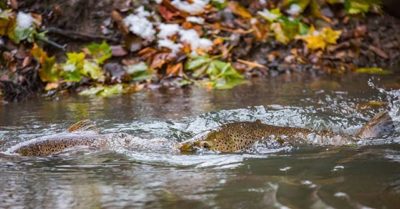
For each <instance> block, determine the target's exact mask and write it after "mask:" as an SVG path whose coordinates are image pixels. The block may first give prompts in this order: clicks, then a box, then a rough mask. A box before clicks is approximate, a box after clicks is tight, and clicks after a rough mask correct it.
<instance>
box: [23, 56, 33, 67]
mask: <svg viewBox="0 0 400 209" xmlns="http://www.w3.org/2000/svg"><path fill="white" fill-rule="evenodd" d="M31 63H32V57H31V56H26V57H25V58H24V60H23V61H22V68H25V67H27V66H29V65H30V64H31Z"/></svg>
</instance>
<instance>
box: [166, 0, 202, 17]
mask: <svg viewBox="0 0 400 209" xmlns="http://www.w3.org/2000/svg"><path fill="white" fill-rule="evenodd" d="M208 2H209V0H193V1H192V3H189V2H187V1H181V0H173V1H171V4H172V5H174V6H175V7H176V8H177V9H179V10H181V11H184V12H187V13H189V14H192V15H194V14H200V13H202V12H203V11H204V9H205V7H206V6H207V4H208Z"/></svg>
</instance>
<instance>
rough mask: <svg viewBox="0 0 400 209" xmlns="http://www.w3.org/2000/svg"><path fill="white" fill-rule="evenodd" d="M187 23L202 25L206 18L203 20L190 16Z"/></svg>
mask: <svg viewBox="0 0 400 209" xmlns="http://www.w3.org/2000/svg"><path fill="white" fill-rule="evenodd" d="M186 21H188V22H192V23H197V24H200V25H203V24H204V18H202V17H195V16H189V17H187V18H186Z"/></svg>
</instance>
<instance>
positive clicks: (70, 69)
mask: <svg viewBox="0 0 400 209" xmlns="http://www.w3.org/2000/svg"><path fill="white" fill-rule="evenodd" d="M63 70H64V71H66V72H73V71H75V70H76V66H75V65H74V64H66V65H64V66H63Z"/></svg>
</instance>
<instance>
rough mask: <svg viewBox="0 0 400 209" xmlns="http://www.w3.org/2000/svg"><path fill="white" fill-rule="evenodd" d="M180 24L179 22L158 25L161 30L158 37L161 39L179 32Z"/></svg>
mask: <svg viewBox="0 0 400 209" xmlns="http://www.w3.org/2000/svg"><path fill="white" fill-rule="evenodd" d="M180 28H181V27H180V26H179V25H178V24H163V23H162V24H160V25H158V29H160V32H158V35H157V37H158V38H161V39H165V38H168V37H170V36H173V35H175V34H177V33H178V32H179V30H180Z"/></svg>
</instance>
